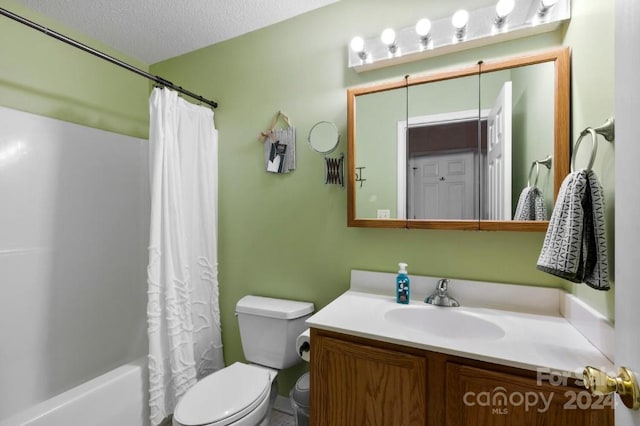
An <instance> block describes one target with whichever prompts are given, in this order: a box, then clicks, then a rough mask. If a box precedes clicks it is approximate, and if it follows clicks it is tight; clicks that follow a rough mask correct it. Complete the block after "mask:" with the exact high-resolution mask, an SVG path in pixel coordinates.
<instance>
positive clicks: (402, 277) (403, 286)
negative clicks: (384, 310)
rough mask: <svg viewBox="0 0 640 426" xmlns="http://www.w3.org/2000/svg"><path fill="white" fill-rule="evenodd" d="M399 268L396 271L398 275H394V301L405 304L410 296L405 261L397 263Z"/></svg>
mask: <svg viewBox="0 0 640 426" xmlns="http://www.w3.org/2000/svg"><path fill="white" fill-rule="evenodd" d="M398 266H399V267H400V270H399V271H398V276H397V277H396V302H397V303H404V304H405V305H406V304H408V303H409V298H410V293H411V291H410V286H409V276H408V275H407V264H406V263H398Z"/></svg>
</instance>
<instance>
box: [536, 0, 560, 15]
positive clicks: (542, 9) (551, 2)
mask: <svg viewBox="0 0 640 426" xmlns="http://www.w3.org/2000/svg"><path fill="white" fill-rule="evenodd" d="M556 3H558V0H540V6H539V7H538V15H539V16H541V17H543V16H545V15H546V14H547V12H549V9H551V8H552V7H553V6H555V4H556Z"/></svg>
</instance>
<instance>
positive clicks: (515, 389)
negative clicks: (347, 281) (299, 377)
mask: <svg viewBox="0 0 640 426" xmlns="http://www.w3.org/2000/svg"><path fill="white" fill-rule="evenodd" d="M354 272H355V273H356V274H358V273H360V272H362V271H354ZM367 274H368V275H367ZM353 275H354V274H353V273H352V286H351V290H349V291H347V292H346V293H345V294H343V295H341V296H340V297H338V298H337V299H336V300H334V301H333V302H331V303H330V304H329V305H327V306H326V307H325V308H324V309H322V310H320V311H319V312H318V313H317V314H315V315H314V316H312V317H311V318H310V319H309V320H308V321H307V324H308V325H309V326H310V327H311V421H312V423H311V424H313V425H361V424H371V425H405V426H406V425H450V426H457V425H464V424H468V425H483V424H486V425H489V424H490V425H502V424H504V425H512V424H522V425H528V424H531V425H613V410H612V406H613V401H614V399H613V398H612V397H611V396H606V397H605V396H594V395H592V394H591V393H590V392H589V391H588V390H586V389H585V388H584V387H583V386H582V383H581V380H580V379H581V378H582V376H581V371H582V368H583V367H584V366H586V365H593V366H596V367H598V368H602V369H605V370H612V369H613V365H612V363H611V361H610V360H609V359H607V358H606V357H605V356H604V355H603V354H602V352H600V350H598V349H597V348H596V347H595V346H594V345H593V344H592V343H591V342H590V341H589V340H587V339H586V338H585V337H584V336H583V334H581V333H580V332H579V331H578V330H577V329H576V328H575V327H574V326H573V325H572V324H571V323H570V321H569V320H567V319H566V318H565V317H563V316H562V315H561V314H560V305H561V303H562V297H563V295H562V294H561V293H560V292H559V291H558V290H557V289H544V288H535V287H528V286H511V285H505V284H501V285H499V287H496V289H500V291H497V292H496V291H494V292H493V293H494V294H496V296H495V297H493V298H487V300H491V302H487V301H483V300H482V298H483V296H482V295H483V294H485V295H486V293H487V292H486V289H487V286H491V285H492V284H489V283H475V282H468V281H467V282H456V280H451V291H452V292H454V291H455V290H457V292H455V293H454V295H455V296H456V298H457V299H458V300H459V301H460V303H461V305H462V306H461V307H460V308H441V307H435V306H431V305H426V304H424V303H423V302H422V300H424V297H423V294H426V292H427V291H428V290H430V286H431V281H433V282H435V281H436V280H435V279H433V280H430V279H428V278H426V277H421V278H423V280H420V279H419V280H416V279H415V277H412V284H413V287H414V289H412V291H413V300H412V303H411V304H410V305H408V306H400V305H398V304H396V303H395V300H394V299H393V297H392V296H391V295H390V294H389V295H385V294H383V293H384V291H380V290H381V288H380V287H379V286H378V287H377V290H378V291H377V292H376V286H375V285H373V286H371V288H362V286H359V284H358V283H357V282H358V281H360V283H364V287H367V286H368V285H369V279H370V278H372V277H374V276H379V275H383V277H382V279H381V280H380V282H384V281H386V279H387V278H390V277H392V276H393V275H392V274H379V273H364V275H363V276H360V277H359V278H358V277H356V279H355V280H354V276H353ZM386 275H388V277H387V276H386ZM354 281H355V282H356V284H355V285H354ZM374 281H375V279H374ZM416 281H418V285H417V286H416ZM463 283H464V284H463ZM493 286H498V285H497V284H493ZM416 287H418V288H416ZM421 287H422V288H421ZM501 293H504V294H503V295H501ZM516 294H518V295H519V296H514V295H516ZM484 297H487V296H484ZM554 301H555V305H554ZM465 302H466V303H465ZM483 302H485V303H483ZM490 303H493V306H491V307H484V306H478V305H486V304H490ZM497 305H503V306H504V307H505V308H509V309H511V310H507V309H499V308H497Z"/></svg>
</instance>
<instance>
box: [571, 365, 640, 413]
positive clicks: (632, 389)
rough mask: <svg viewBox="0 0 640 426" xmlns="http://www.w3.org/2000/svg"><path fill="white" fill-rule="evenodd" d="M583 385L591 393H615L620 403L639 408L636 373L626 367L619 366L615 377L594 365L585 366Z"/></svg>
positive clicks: (639, 393) (639, 397) (638, 389)
mask: <svg viewBox="0 0 640 426" xmlns="http://www.w3.org/2000/svg"><path fill="white" fill-rule="evenodd" d="M582 377H583V379H582V380H583V381H584V387H585V388H587V389H590V390H591V391H592V392H593V393H598V394H610V393H613V392H615V393H617V394H618V395H619V396H620V399H621V400H622V403H623V404H624V405H625V406H626V407H627V408H631V409H633V410H637V409H639V408H640V388H638V380H637V379H636V375H635V374H633V372H632V371H631V370H629V369H628V368H626V367H620V369H619V370H618V375H617V376H616V377H613V376H610V375H608V374H607V373H605V372H604V371H602V370H599V369H597V368H595V367H589V366H587V367H585V369H584V371H583V373H582Z"/></svg>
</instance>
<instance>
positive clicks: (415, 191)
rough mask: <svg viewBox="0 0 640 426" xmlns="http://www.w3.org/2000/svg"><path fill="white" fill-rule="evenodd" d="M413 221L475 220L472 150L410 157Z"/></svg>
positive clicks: (411, 212)
mask: <svg viewBox="0 0 640 426" xmlns="http://www.w3.org/2000/svg"><path fill="white" fill-rule="evenodd" d="M409 173H410V174H409V176H410V184H409V187H410V190H411V191H412V195H411V197H409V218H410V219H444V220H447V219H473V218H474V214H473V213H474V208H473V207H474V204H475V190H474V186H475V160H474V153H473V151H467V152H461V153H451V154H442V155H421V156H416V157H410V158H409Z"/></svg>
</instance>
